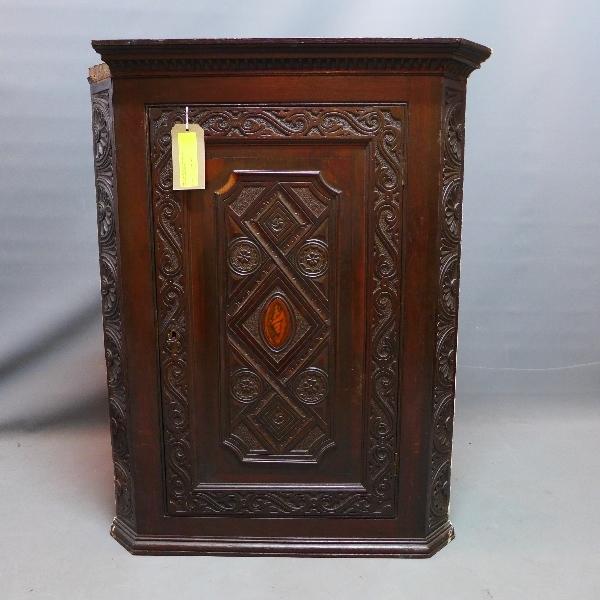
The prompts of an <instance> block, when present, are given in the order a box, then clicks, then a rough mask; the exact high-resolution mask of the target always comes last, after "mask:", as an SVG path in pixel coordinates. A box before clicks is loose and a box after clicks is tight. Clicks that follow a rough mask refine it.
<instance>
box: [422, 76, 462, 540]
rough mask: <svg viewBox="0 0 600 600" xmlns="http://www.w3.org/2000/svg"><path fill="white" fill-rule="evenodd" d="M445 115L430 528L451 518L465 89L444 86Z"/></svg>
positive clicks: (440, 209) (443, 125) (430, 481)
mask: <svg viewBox="0 0 600 600" xmlns="http://www.w3.org/2000/svg"><path fill="white" fill-rule="evenodd" d="M442 118H443V123H442V175H441V186H442V187H441V197H440V203H439V214H438V230H439V234H438V235H439V237H438V244H439V246H438V247H439V280H438V300H437V318H436V349H435V367H434V387H433V407H432V410H433V431H432V436H433V447H432V453H431V465H430V478H429V494H430V496H429V516H428V528H429V531H433V530H434V529H436V527H438V526H439V525H441V524H443V523H445V522H446V521H447V519H448V504H449V501H450V457H451V452H452V429H453V423H454V392H455V376H456V336H457V326H458V287H459V276H460V235H461V221H462V197H463V162H464V144H465V93H464V90H463V89H458V88H455V87H451V86H446V87H445V89H444V103H443V114H442Z"/></svg>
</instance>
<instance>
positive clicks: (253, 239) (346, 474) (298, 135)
mask: <svg viewBox="0 0 600 600" xmlns="http://www.w3.org/2000/svg"><path fill="white" fill-rule="evenodd" d="M93 47H94V48H95V49H96V50H97V51H98V52H99V53H100V54H101V56H102V59H103V61H104V63H103V64H102V65H99V66H97V67H92V69H90V77H89V81H90V84H91V95H92V113H93V140H94V160H95V174H96V198H97V208H98V235H99V244H100V274H101V285H102V309H103V315H104V343H105V349H106V363H107V371H108V390H109V404H110V422H111V433H112V447H113V457H114V469H115V487H116V501H117V517H116V519H115V520H114V524H113V527H112V535H113V536H114V537H115V538H116V539H117V540H118V541H119V542H120V543H121V544H123V545H124V546H125V547H126V548H127V549H128V550H130V551H131V552H134V553H140V554H142V553H151V554H153V553H156V554H159V553H173V554H182V553H198V554H203V553H204V554H259V555H261V554H262V555H276V554H287V555H296V554H298V555H300V554H302V555H326V556H360V555H373V556H375V555H377V556H414V557H419V556H423V557H424V556H430V555H431V554H433V553H434V552H436V551H437V550H438V549H439V548H441V547H442V546H444V545H445V544H446V543H447V542H448V541H449V540H450V539H452V537H453V529H452V526H451V525H450V522H449V521H448V500H449V481H450V452H451V442H452V422H453V405H454V376H455V354H456V328H457V309H458V275H459V256H460V223H461V202H462V174H463V144H464V111H465V85H466V78H467V76H468V75H469V74H470V73H471V71H472V70H473V69H476V68H478V67H479V65H480V63H481V62H482V61H483V60H485V59H486V58H487V57H488V56H489V53H490V51H489V50H488V49H487V48H485V47H484V46H480V45H478V44H475V43H472V42H469V41H466V40H461V39H420V40H411V39H272V40H271V39H270V40H264V39H248V40H243V39H236V40H171V41H168V40H161V41H153V40H126V41H96V42H93ZM186 107H188V109H189V120H190V121H191V122H192V123H196V124H198V125H200V126H201V127H202V128H203V130H204V134H205V140H206V159H205V170H206V189H204V190H189V191H174V190H173V181H172V178H173V176H172V173H173V165H172V158H171V135H170V132H171V128H172V127H173V125H174V124H177V123H183V122H184V118H185V108H186Z"/></svg>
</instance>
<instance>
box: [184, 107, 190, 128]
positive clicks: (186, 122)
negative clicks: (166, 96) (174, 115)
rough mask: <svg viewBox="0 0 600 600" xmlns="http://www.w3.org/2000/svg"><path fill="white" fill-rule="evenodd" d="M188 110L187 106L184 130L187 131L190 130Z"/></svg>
mask: <svg viewBox="0 0 600 600" xmlns="http://www.w3.org/2000/svg"><path fill="white" fill-rule="evenodd" d="M189 111H190V109H189V107H188V106H186V107H185V130H186V131H189V130H190V113H189Z"/></svg>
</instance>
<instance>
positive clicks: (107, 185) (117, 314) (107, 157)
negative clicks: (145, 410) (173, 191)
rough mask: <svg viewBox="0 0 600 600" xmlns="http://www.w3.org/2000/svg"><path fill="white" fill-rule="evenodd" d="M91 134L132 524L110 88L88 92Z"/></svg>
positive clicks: (123, 504)
mask: <svg viewBox="0 0 600 600" xmlns="http://www.w3.org/2000/svg"><path fill="white" fill-rule="evenodd" d="M92 134H93V149H94V172H95V181H96V208H97V215H98V246H99V251H100V284H101V294H102V321H103V328H104V352H105V357H106V373H107V383H108V405H109V417H110V431H111V443H112V453H113V463H114V473H115V498H116V511H117V516H118V517H119V518H120V519H123V520H124V521H126V522H128V523H129V524H131V525H135V509H134V494H133V477H132V473H131V453H130V443H129V431H128V429H129V406H128V395H127V384H126V379H127V377H126V363H125V349H124V346H125V341H124V333H123V322H122V317H121V290H120V258H119V256H120V254H119V237H118V234H117V227H118V217H117V195H116V185H115V166H114V165H115V156H114V141H113V120H112V111H111V91H110V89H105V90H101V91H98V92H95V93H92Z"/></svg>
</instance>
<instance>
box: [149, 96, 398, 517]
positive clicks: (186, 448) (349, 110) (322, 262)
mask: <svg viewBox="0 0 600 600" xmlns="http://www.w3.org/2000/svg"><path fill="white" fill-rule="evenodd" d="M403 111H404V109H403V108H401V109H399V108H398V107H393V106H392V107H390V106H386V107H382V106H370V105H367V106H364V105H360V106H353V107H349V106H320V107H310V108H307V107H302V106H295V107H279V108H276V107H252V106H248V107H244V106H239V105H236V106H224V105H220V106H202V105H200V106H194V107H190V115H189V116H190V120H191V121H192V122H194V123H198V124H199V125H200V126H201V127H202V128H203V129H204V132H205V135H206V136H207V137H211V136H214V137H222V138H231V137H240V138H282V137H286V138H300V139H301V138H306V137H310V138H319V137H322V138H338V137H345V138H354V139H357V138H363V139H365V138H366V139H367V140H368V141H369V142H370V143H371V148H372V150H371V151H372V152H373V156H374V161H375V165H376V167H375V169H374V173H373V177H372V179H371V186H372V187H371V189H370V199H369V203H370V204H369V208H370V215H371V216H370V219H369V226H370V228H371V231H370V235H369V239H370V240H371V248H370V249H369V252H370V253H371V255H372V256H373V265H374V267H373V270H372V277H371V280H370V282H369V290H368V293H369V298H370V304H369V320H368V323H369V328H370V334H369V344H370V350H369V353H370V354H369V355H370V361H369V373H368V378H369V389H368V399H367V414H368V416H367V427H368V430H367V431H366V441H365V451H366V473H365V481H364V485H365V491H361V492H349V491H338V490H327V489H324V490H319V489H316V490H310V491H306V490H302V489H298V490H285V491H274V490H270V491H262V490H240V489H236V488H232V489H226V490H223V489H222V488H220V489H214V490H211V489H208V488H207V487H206V486H202V487H198V488H196V487H195V485H194V481H193V469H192V452H193V451H192V445H191V432H190V414H189V400H188V384H187V376H188V375H187V372H188V356H187V352H186V343H185V339H186V337H187V330H188V324H187V323H186V312H185V305H186V304H185V296H186V293H187V292H186V290H187V288H188V283H187V281H186V273H185V269H184V255H183V252H184V250H183V249H184V247H185V240H184V232H185V227H184V206H183V204H182V196H181V195H179V194H176V193H174V192H173V191H172V189H171V188H170V179H171V173H172V165H171V146H170V130H171V127H172V126H173V124H175V123H181V122H183V119H184V114H183V111H182V109H181V108H180V107H165V106H162V107H153V108H150V109H149V127H150V144H151V154H150V160H151V170H152V187H153V213H154V219H155V223H156V230H155V249H156V278H157V281H156V285H157V298H158V318H159V323H160V328H159V329H160V332H161V333H160V335H159V349H160V369H161V375H162V377H161V381H162V384H161V385H162V403H163V426H164V440H165V469H166V474H167V481H166V483H167V500H168V510H169V512H170V513H171V514H191V515H213V516H217V515H253V516H262V517H266V516H302V515H310V516H365V517H393V516H394V515H395V514H396V501H395V496H396V485H395V480H396V470H397V465H396V461H395V449H396V447H397V433H396V431H397V421H398V378H399V334H400V312H401V311H400V287H401V286H400V272H401V256H400V251H401V214H402V209H401V208H402V207H401V203H402V188H403V176H404V168H405V148H404V144H405V130H404V123H403V122H402V121H401V120H400V117H399V116H398V115H400V114H403ZM257 194H260V189H258V190H257V189H255V188H254V189H253V188H251V187H249V188H247V192H246V194H245V195H244V196H243V197H242V196H239V197H238V199H237V200H236V201H235V203H234V204H232V210H234V211H235V212H236V214H239V215H241V214H242V213H243V212H244V210H245V207H247V206H249V205H250V204H251V203H252V202H253V201H254V199H255V198H256V196H257ZM311 202H312V205H311ZM274 206H275V208H274V209H273V211H271V212H269V213H268V215H267V214H265V219H264V220H263V221H262V222H261V227H262V228H263V231H264V234H265V235H266V236H267V237H268V238H269V239H270V240H272V241H273V243H278V244H279V247H280V248H281V249H282V251H284V252H287V251H288V249H289V248H291V247H292V246H293V244H294V243H295V241H294V240H295V239H296V238H295V233H294V231H295V228H296V225H295V224H294V223H293V221H291V220H290V215H288V214H287V213H286V212H285V211H284V210H283V209H282V208H281V206H279V205H276V204H274ZM307 206H309V208H310V210H311V211H313V213H314V214H315V215H318V214H319V211H322V210H323V207H322V206H320V205H319V203H318V202H314V200H311V199H310V198H309V199H308V201H307ZM267 217H268V218H267ZM246 258H248V260H249V261H250V263H251V264H253V262H254V258H253V253H252V252H249V253H247V254H246ZM295 260H296V264H297V265H298V268H299V269H300V270H304V272H305V274H306V276H307V277H311V276H313V277H316V276H318V273H320V272H323V273H324V272H325V271H326V270H327V268H328V257H327V255H326V253H324V252H323V249H322V248H317V247H314V246H313V247H310V248H307V249H306V252H303V253H300V254H299V255H298V256H296V258H295ZM230 265H231V263H230ZM231 266H232V268H233V265H231ZM236 268H237V267H236ZM296 329H298V323H297V325H296ZM169 332H174V333H176V336H177V342H176V343H174V344H173V343H171V341H170V338H169V337H168V335H169ZM289 343H290V344H293V340H292V342H289ZM326 385H327V382H326V380H325V381H324V380H323V378H322V377H320V376H317V375H316V374H315V373H313V377H312V379H311V381H309V380H308V378H307V379H306V381H300V380H298V387H297V391H296V394H299V395H300V400H301V399H302V398H304V399H305V402H307V404H305V405H304V406H307V405H308V404H309V403H310V402H313V403H316V404H317V405H318V404H319V401H320V400H319V399H320V395H321V394H323V393H324V390H325V389H326ZM242 388H243V389H244V390H246V392H244V393H248V392H249V393H250V395H252V394H253V393H254V392H253V391H252V390H253V389H254V383H253V382H252V381H251V380H250V379H247V380H246V382H244V384H243V386H242ZM242 388H240V389H242ZM296 397H298V396H296ZM256 418H257V419H260V420H261V422H262V423H263V424H265V423H266V424H268V425H269V427H271V428H272V430H273V435H274V436H282V437H283V436H285V435H287V433H288V432H289V431H291V430H292V429H293V428H294V427H295V426H297V422H298V421H297V420H298V418H299V417H298V414H297V413H296V412H295V410H294V406H293V405H291V404H290V403H288V402H287V401H284V400H283V398H282V397H281V396H280V395H277V394H274V395H272V396H270V397H269V398H268V399H267V400H266V401H265V402H264V403H263V405H262V408H261V410H260V412H259V413H257V415H256Z"/></svg>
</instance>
